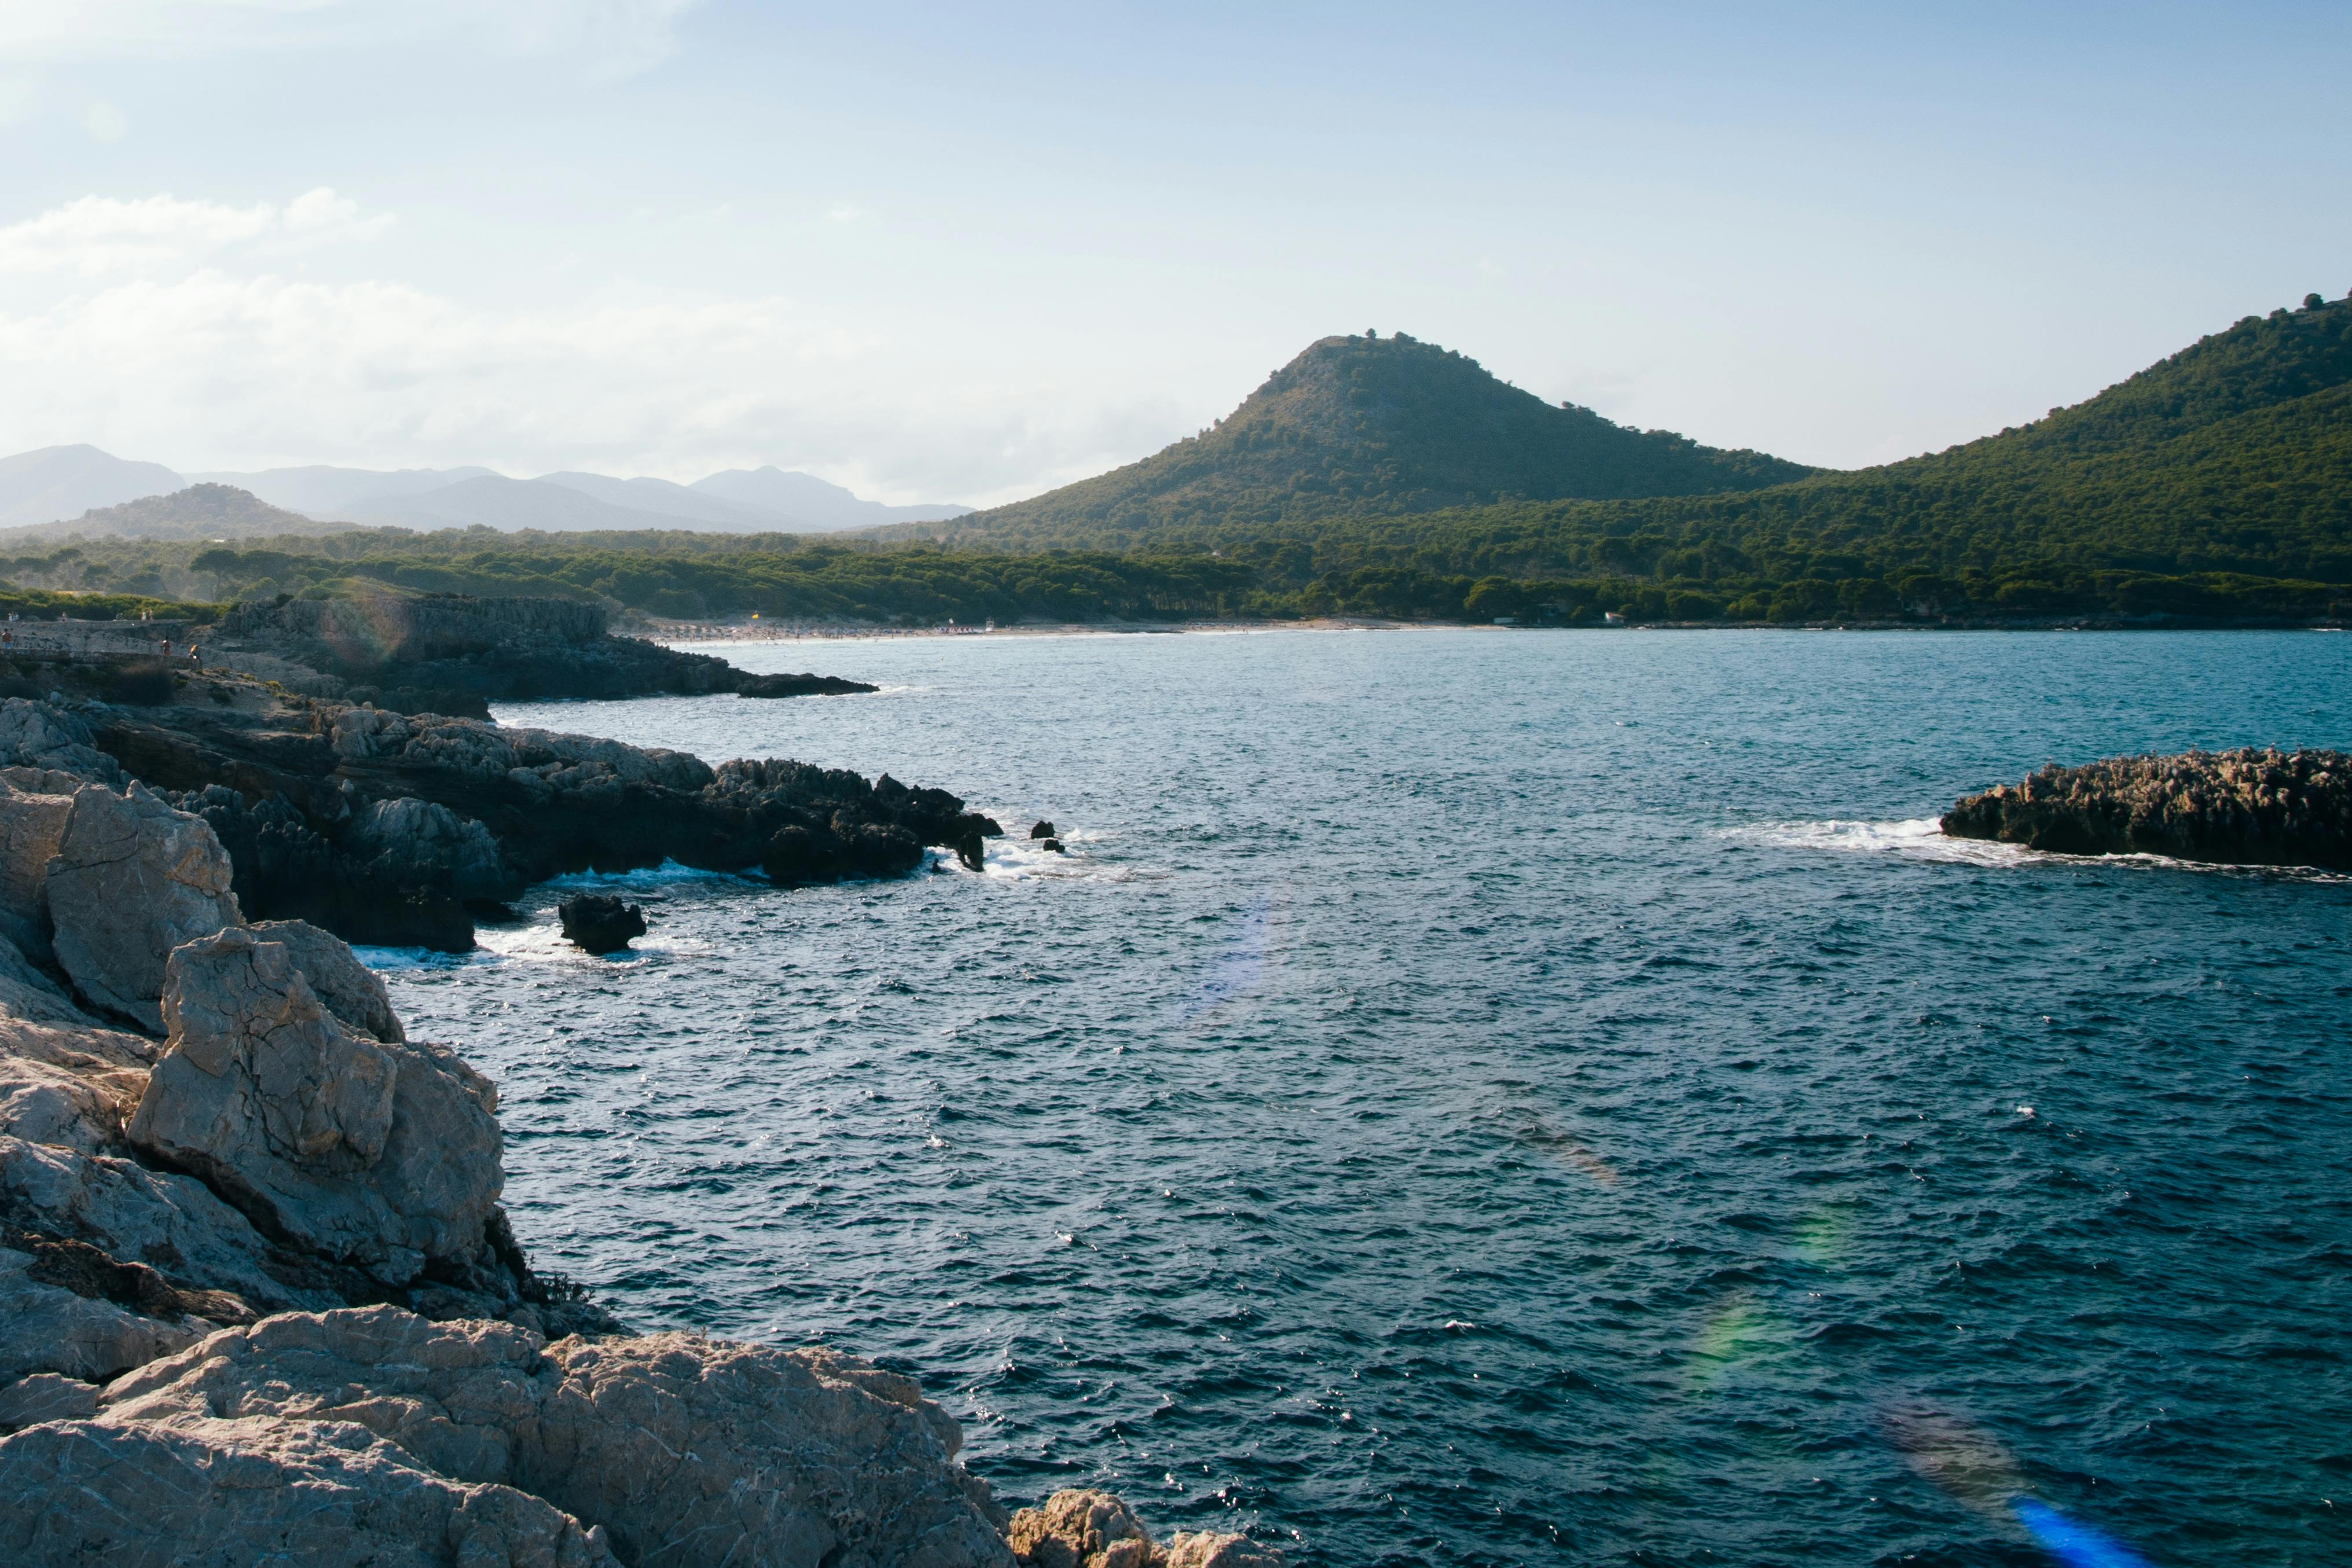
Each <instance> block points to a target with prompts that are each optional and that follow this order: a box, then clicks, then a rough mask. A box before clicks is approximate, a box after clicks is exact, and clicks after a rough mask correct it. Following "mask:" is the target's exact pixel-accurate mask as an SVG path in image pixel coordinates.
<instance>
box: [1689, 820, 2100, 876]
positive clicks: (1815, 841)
mask: <svg viewBox="0 0 2352 1568" xmlns="http://www.w3.org/2000/svg"><path fill="white" fill-rule="evenodd" d="M1723 836H1724V837H1725V838H1730V839H1745V840H1747V841H1749V842H1752V843H1760V844H1770V845H1773V846H1775V847H1776V848H1780V849H1790V850H1838V851H1844V852H1850V853H1851V852H1858V853H1863V854H1897V855H1902V856H1905V857H1906V858H1907V859H1912V860H1928V861H1951V862H1960V863H1963V864H1968V865H2023V864H2025V863H2027V862H2030V861H2033V860H2052V859H2056V858H2058V857H2055V856H2051V855H2044V854H2040V853H2038V852H2035V851H2032V850H2029V849H2025V848H2023V847H2021V846H2020V845H2017V844H2002V843H1994V842H1991V841H1988V840H1984V839H1955V838H1948V837H1947V836H1946V835H1945V833H1944V829H1943V826H1942V824H1941V823H1940V822H1938V821H1937V819H1935V818H1934V817H1914V818H1911V819H1908V820H1906V821H1899V822H1863V821H1845V820H1843V819H1840V818H1835V817H1832V818H1831V819H1830V820H1829V821H1825V822H1755V823H1751V824H1749V825H1748V826H1747V827H1744V828H1731V829H1727V830H1726V831H1724V834H1723Z"/></svg>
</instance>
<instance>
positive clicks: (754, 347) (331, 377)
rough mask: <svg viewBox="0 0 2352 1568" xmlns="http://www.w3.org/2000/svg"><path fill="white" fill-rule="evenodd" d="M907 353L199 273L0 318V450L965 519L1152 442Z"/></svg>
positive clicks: (1047, 392) (1150, 413)
mask: <svg viewBox="0 0 2352 1568" xmlns="http://www.w3.org/2000/svg"><path fill="white" fill-rule="evenodd" d="M183 205H194V204H183ZM211 212H213V213H214V214H230V218H229V219H225V220H223V221H224V225H225V226H226V225H228V224H230V223H231V222H232V221H233V222H234V223H236V224H248V225H249V224H250V222H251V221H252V219H251V213H252V210H251V209H247V210H246V211H245V212H244V213H242V214H239V213H237V212H236V210H235V209H227V208H215V209H211ZM931 351H932V350H931V348H930V346H929V345H928V344H926V343H925V342H924V341H923V340H922V338H921V335H920V334H919V333H914V332H909V333H907V334H904V335H903V336H902V337H898V338H894V337H893V336H892V335H890V334H887V333H883V332H877V331H870V330H852V329H845V328H842V327H840V326H838V325H836V324H835V323H833V322H831V321H829V320H827V319H825V318H824V316H823V315H821V314H819V313H817V312H814V311H811V310H809V309H807V308H803V307H802V306H800V305H798V304H796V303H795V302H793V301H791V300H788V299H783V298H725V297H712V296H708V295H687V294H676V293H651V292H640V293H637V294H635V295H631V296H626V297H623V296H615V297H613V298H607V299H604V300H601V301H597V302H593V303H590V304H587V305H584V306H583V307H580V308H573V309H568V310H549V311H541V312H536V313H514V312H492V311H485V310H479V309H476V308H471V307H468V306H466V305H463V304H460V303H457V302H456V301H453V300H451V299H448V298H444V297H441V296H438V295H436V294H433V293H430V292H428V291H425V290H423V289H419V288H415V287H410V286H408V285H405V284H402V283H395V282H386V281H382V280H368V281H358V282H339V283H320V282H311V281H307V280H301V279H291V278H287V277H278V276H275V275H267V274H265V275H261V276H255V277H236V276H232V275H231V274H230V273H229V272H228V271H226V270H224V269H221V268H217V267H205V268H202V269H199V270H196V271H194V272H190V273H187V274H186V275H184V276H181V277H170V278H163V277H144V278H138V279H133V280H128V281H121V282H117V283H114V284H112V285H110V286H108V287H103V288H100V289H98V290H95V291H91V292H85V293H75V294H70V295H68V296H66V297H64V298H58V299H55V300H53V301H52V302H51V303H50V304H49V305H48V306H47V308H44V309H40V310H37V311H31V312H26V313H23V314H17V315H6V314H0V363H5V364H7V365H8V366H9V367H10V371H11V373H10V375H9V376H7V377H5V378H0V429H5V430H8V431H10V432H11V433H12V436H13V438H14V439H16V440H17V441H20V442H22V443H23V444H27V445H39V444H49V443H62V442H68V441H90V442H94V443H96V444H100V445H102V446H105V447H107V448H108V449H109V450H110V451H115V452H118V453H121V454H122V455H133V456H141V457H152V458H155V459H157V460H160V461H164V462H169V463H173V464H175V465H179V466H181V467H183V468H186V469H205V468H213V467H245V466H266V465H274V464H279V463H297V462H304V463H310V462H329V463H346V464H352V465H362V466H372V467H373V466H395V465H406V464H429V465H445V464H448V463H455V462H482V463H487V464H489V465H493V466H497V467H500V468H503V469H505V470H506V471H508V472H511V473H518V474H530V473H541V472H546V471H548V470H551V469H558V468H589V469H597V470H601V471H604V472H608V473H610V472H618V473H643V472H654V473H659V474H665V475H667V476H671V477H678V478H693V477H697V476H699V475H701V474H704V473H708V472H709V471H711V470H713V469H717V468H722V467H733V466H739V465H758V464H761V463H769V462H778V463H782V464H784V465H787V466H800V467H807V468H811V469H814V470H815V471H817V472H820V473H823V474H824V475H825V476H827V477H830V478H833V479H835V480H837V481H838V482H841V483H845V484H848V485H850V486H852V487H853V488H856V489H858V490H859V492H860V493H861V494H866V495H880V496H882V497H885V498H895V499H904V500H913V499H926V500H963V501H972V502H984V501H989V500H993V499H1002V498H1008V497H1011V496H1013V495H1016V494H1026V493H1028V492H1029V491H1031V490H1032V489H1034V488H1035V487H1036V486H1037V485H1038V484H1039V482H1040V481H1041V479H1042V480H1047V481H1055V482H1057V481H1059V480H1060V479H1065V478H1076V477H1078V476H1082V475H1084V474H1087V473H1092V472H1095V471H1097V470H1098V469H1100V468H1102V467H1105V466H1108V465H1109V462H1110V461H1118V460H1124V458H1126V457H1128V456H1132V455H1134V452H1135V451H1136V450H1138V449H1140V448H1142V447H1145V446H1149V445H1156V444H1158V441H1159V439H1160V434H1159V433H1160V432H1161V431H1163V430H1165V429H1166V428H1168V426H1169V424H1170V423H1171V419H1170V415H1169V413H1168V411H1166V410H1164V409H1160V408H1158V407H1156V406H1154V407H1150V408H1139V407H1119V406H1116V405H1115V406H1112V407H1110V408H1103V407H1102V406H1101V405H1099V404H1098V403H1097V402H1094V401H1093V400H1089V399H1085V398H1073V397H1071V396H1069V395H1068V392H1069V389H1067V388H1060V387H1049V386H1036V385H1016V386H1007V385H986V384H983V385H972V384H966V385H963V386H958V387H950V386H941V385H940V384H939V383H938V380H937V377H936V373H935V367H934V372H933V374H932V375H931V376H929V378H926V377H925V376H924V375H923V374H922V373H921V366H922V365H923V364H925V363H927V362H929V361H928V360H927V358H926V356H928V355H929V353H930V352H931ZM910 387H917V388H919V389H920V390H919V391H917V392H913V393H911V394H910V392H909V390H908V389H909V388H910ZM1040 407H1061V408H1066V409H1073V410H1085V411H1087V412H1084V413H1076V414H1075V415H1074V416H1073V417H1072V418H1071V420H1070V421H1068V422H1067V423H1059V424H1056V423H1051V422H1045V421H1039V420H1037V419H1034V418H1032V417H1030V416H1028V415H1025V414H1023V413H1018V412H1015V411H1017V410H1021V409H1024V408H1040Z"/></svg>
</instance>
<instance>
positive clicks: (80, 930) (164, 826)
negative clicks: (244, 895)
mask: <svg viewBox="0 0 2352 1568" xmlns="http://www.w3.org/2000/svg"><path fill="white" fill-rule="evenodd" d="M230 875H231V868H230V865H229V858H228V852H226V850H224V849H222V848H221V843H220V840H219V839H217V838H216V837H215V836H214V834H213V831H212V829H211V828H210V827H208V826H206V825H205V821H204V820H203V819H202V818H200V817H193V816H190V815H189V814H188V813H187V812H185V811H180V810H173V808H172V807H171V806H169V805H166V804H165V803H164V802H163V801H162V800H158V799H156V798H155V796H154V795H152V794H151V793H150V792H149V791H148V789H147V787H146V786H145V785H143V784H140V783H136V782H134V783H132V784H131V789H130V791H129V792H128V793H127V794H122V795H117V794H115V793H114V792H113V791H112V790H110V789H102V788H100V787H99V786H96V785H92V786H89V788H86V789H82V790H81V791H80V792H79V793H78V794H76V795H75V796H74V798H73V807H72V809H71V810H69V811H68V813H67V815H66V824H65V831H64V832H63V833H62V834H61V835H60V836H59V838H58V852H57V853H56V854H55V855H53V856H51V857H50V860H49V863H48V890H47V896H48V905H49V915H50V918H51V920H52V921H53V922H54V923H55V925H56V936H55V945H56V948H57V956H58V964H59V966H61V967H63V968H64V970H65V972H66V973H67V974H68V976H70V977H72V979H73V983H74V984H75V985H76V986H77V987H79V988H80V990H81V993H82V994H83V995H84V996H86V997H88V998H89V999H90V1000H91V1001H92V1002H94V1003H96V1004H97V1005H98V1006H100V1007H102V1008H104V1009H107V1010H108V1011H109V1012H112V1013H119V1014H121V1016H123V1017H125V1018H129V1019H135V1020H136V1021H138V1022H139V1023H141V1024H142V1025H144V1026H145V1027H146V1028H148V1029H150V1030H157V1031H159V1032H160V1031H161V1030H162V1029H163V1013H162V1010H161V1007H160V1005H159V1003H160V998H162V996H163V968H164V965H165V963H166V961H167V960H168V959H169V958H170V956H171V953H172V949H173V948H174V947H176V946H179V945H180V944H181V943H183V942H188V941H193V940H194V938H196V937H199V936H208V935H210V934H211V933H213V932H215V931H218V930H220V929H221V928H222V927H224V926H228V925H236V924H237V923H238V921H239V920H240V919H241V918H242V916H241V915H239V914H238V911H237V906H236V894H234V893H232V892H230V891H229V880H230Z"/></svg>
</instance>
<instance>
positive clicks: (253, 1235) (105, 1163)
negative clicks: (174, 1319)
mask: <svg viewBox="0 0 2352 1568" xmlns="http://www.w3.org/2000/svg"><path fill="white" fill-rule="evenodd" d="M0 1217H5V1219H6V1221H7V1223H9V1224H10V1225H12V1226H18V1227H23V1228H30V1229H38V1230H41V1231H45V1232H47V1233H49V1234H52V1235H58V1236H73V1237H79V1238H80V1239H84V1240H87V1241H89V1242H91V1243H92V1244H94V1245H96V1246H99V1247H101V1248H103V1249H106V1251H108V1252H109V1253H110V1254H111V1255H113V1256H114V1257H116V1258H121V1259H130V1260H136V1261H138V1262H142V1263H144V1264H146V1265H148V1266H149V1267H150V1268H152V1269H155V1270H159V1271H160V1272H162V1273H163V1274H164V1275H165V1276H166V1277H168V1278H170V1279H171V1280H173V1281H175V1282H177V1283H180V1284H184V1285H186V1286H189V1287H191V1288H211V1289H215V1290H224V1291H235V1292H236V1294H237V1295H239V1296H241V1297H243V1298H244V1299H245V1300H247V1301H250V1302H252V1303H254V1304H255V1305H256V1306H259V1307H265V1308H267V1307H281V1306H310V1307H325V1306H335V1305H340V1304H341V1298H340V1297H337V1296H335V1295H333V1294H331V1293H329V1292H325V1291H318V1290H313V1289H311V1288H309V1287H306V1286H301V1285H298V1284H289V1283H288V1282H287V1281H283V1280H280V1279H279V1278H278V1275H277V1274H276V1273H275V1272H273V1271H272V1270H271V1268H270V1266H269V1265H270V1261H271V1259H270V1249H269V1246H268V1242H266V1241H265V1240H264V1239H262V1237H261V1235H260V1233H259V1232H257V1230H255V1229H254V1228H253V1224H252V1222H251V1221H250V1220H248V1219H247V1218H246V1217H245V1216H244V1215H242V1214H240V1213H238V1212H237V1211H236V1209H234V1208H231V1207H229V1206H228V1205H227V1204H226V1203H223V1202H222V1201H221V1200H220V1199H219V1198H218V1197H215V1196H214V1195H213V1193H212V1191H211V1189H210V1188H208V1187H206V1186H205V1185H204V1184H203V1183H202V1182H200V1181H197V1180H196V1179H195V1178H194V1177H193V1176H178V1175H171V1174H167V1173H164V1172H162V1171H152V1170H149V1169H148V1168H147V1167H145V1166H142V1165H138V1164H136V1163H135V1162H133V1161H131V1160H127V1159H121V1158H117V1157H115V1156H112V1155H89V1154H84V1153H82V1152H80V1151H79V1150H76V1149H72V1148H67V1147H60V1146H58V1145H49V1144H36V1143H29V1142H27V1141H26V1140H25V1139H22V1138H16V1137H11V1136H6V1135H5V1134H0Z"/></svg>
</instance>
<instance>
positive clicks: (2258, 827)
mask: <svg viewBox="0 0 2352 1568" xmlns="http://www.w3.org/2000/svg"><path fill="white" fill-rule="evenodd" d="M1943 830H1944V831H1945V832H1946V833H1948V834H1949V835H1950V836H1952V837H1953V838H1958V839H1987V840H1993V841H1999V842H2001V843H2011V844H2021V845H2024V846H2025V847H2027V848H2029V849H2036V850H2046V851H2050V852H2053V853H2058V854H2076V855H2106V854H2158V855H2170V856H2172V857H2174V858H2176V859H2179V860H2190V861H2209V862H2217V863H2221V864H2228V865H2279V866H2287V865H2307V866H2319V867H2324V868H2326V869H2328V870H2333V871H2352V756H2347V755H2346V754H2345V753H2343V752H2340V751H2280V750H2277V749H2275V748H2272V749H2264V750H2255V749H2252V748H2246V749H2242V750H2237V751H2220V752H2207V751H2191V752H2186V753H2182V754H2180V755H2178V756H2172V757H2121V758H2108V759H2106V760H2105V761H2100V762H2094V763H2090V764H2088V765H2087V766H2084V767H2081V768H2058V767H2054V766H2053V767H2049V768H2042V770H2041V771H2040V772H2038V773H2035V774H2033V775H2032V777H2031V778H2028V779H2025V780H2024V781H2023V782H2022V783H2019V784H2013V785H2011V784H2004V785H2001V786H2000V787H1999V788H1998V789H1989V790H1986V791H1985V792H1984V793H1982V794H1980V795H1970V796H1969V797H1967V798H1966V799H1964V800H1960V801H1959V802H1958V804H1956V805H1954V806H1953V808H1952V809H1951V810H1950V811H1948V812H1947V813H1946V814H1945V816H1944V818H1943Z"/></svg>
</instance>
